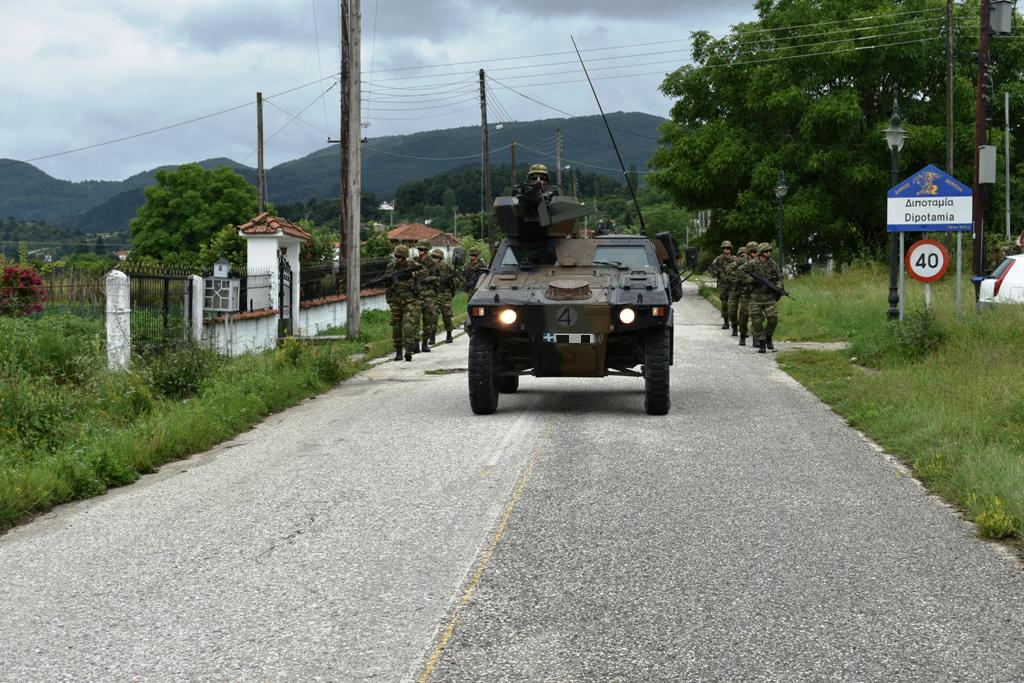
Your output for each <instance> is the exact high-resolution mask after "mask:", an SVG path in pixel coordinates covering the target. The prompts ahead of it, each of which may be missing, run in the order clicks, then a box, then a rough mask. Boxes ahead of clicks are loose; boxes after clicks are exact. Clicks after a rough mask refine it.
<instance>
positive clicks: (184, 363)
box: [143, 344, 222, 399]
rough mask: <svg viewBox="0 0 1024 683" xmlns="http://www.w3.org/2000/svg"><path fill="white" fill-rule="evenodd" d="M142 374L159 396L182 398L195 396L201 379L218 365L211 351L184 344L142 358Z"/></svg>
mask: <svg viewBox="0 0 1024 683" xmlns="http://www.w3.org/2000/svg"><path fill="white" fill-rule="evenodd" d="M144 362H145V365H144V370H143V372H144V374H145V376H146V377H147V378H148V380H149V384H150V386H151V387H152V388H153V390H154V391H155V392H156V393H157V394H159V395H160V396H164V397H166V398H174V399H183V398H189V397H191V396H195V395H196V394H197V393H199V389H200V386H201V385H202V383H203V380H204V379H205V378H206V377H207V376H208V375H209V374H210V373H211V372H213V370H214V369H215V368H216V367H217V366H219V365H220V364H221V363H222V360H221V358H220V356H218V355H217V353H216V352H215V351H211V350H209V349H201V348H199V347H197V346H194V345H191V344H190V345H186V346H184V347H182V348H180V349H174V350H170V351H165V352H164V353H161V354H157V355H153V356H150V357H149V358H147V359H145V361H144Z"/></svg>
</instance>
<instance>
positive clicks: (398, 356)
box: [395, 344, 402, 360]
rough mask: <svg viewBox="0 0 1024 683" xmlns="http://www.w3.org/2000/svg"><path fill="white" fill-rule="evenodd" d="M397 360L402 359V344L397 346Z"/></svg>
mask: <svg viewBox="0 0 1024 683" xmlns="http://www.w3.org/2000/svg"><path fill="white" fill-rule="evenodd" d="M395 360H402V345H401V344H399V345H398V346H396V347H395Z"/></svg>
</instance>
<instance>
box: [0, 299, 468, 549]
mask: <svg viewBox="0 0 1024 683" xmlns="http://www.w3.org/2000/svg"><path fill="white" fill-rule="evenodd" d="M465 299H466V298H465V295H464V294H463V295H460V296H459V297H457V298H456V302H455V305H454V306H455V311H456V313H457V314H458V312H459V311H460V310H465ZM461 317H464V316H460V319H461ZM324 334H325V335H328V334H344V330H328V331H326V332H325V333H324ZM103 339H104V328H103V321H102V320H94V319H87V318H80V317H75V316H65V315H44V316H42V317H28V318H13V317H0V531H4V530H6V529H8V528H10V527H11V526H13V525H14V524H17V523H18V522H21V521H24V520H25V519H27V518H30V517H32V516H34V515H37V514H39V513H42V512H45V511H46V510H49V509H50V508H52V507H53V506H55V505H58V504H60V503H65V502H69V501H73V500H78V499H81V498H88V497H91V496H95V495H98V494H100V493H103V492H104V491H106V490H107V489H108V488H110V487H113V486H120V485H122V484H127V483H130V482H133V481H135V480H136V479H137V478H138V477H139V475H140V474H143V473H147V472H152V471H154V470H155V469H156V468H158V467H159V466H160V465H162V464H164V463H166V462H169V461H172V460H176V459H180V458H184V457H188V456H189V455H192V454H194V453H198V452H202V451H204V450H207V449H209V448H211V447H212V446H215V445H216V444H218V443H221V442H223V441H225V440H227V439H230V438H231V437H233V436H234V435H236V434H239V433H240V432H243V431H245V430H247V429H249V428H251V427H252V426H253V425H255V424H256V423H258V422H259V421H260V420H261V419H263V418H264V417H265V416H267V415H268V414H271V413H273V412H276V411H280V410H283V409H285V408H287V407H289V406H292V405H294V404H296V403H298V402H299V401H301V400H303V399H305V398H307V397H309V396H311V395H314V394H318V393H321V392H323V391H326V390H328V389H330V388H331V387H333V386H335V385H336V384H337V383H339V382H341V381H342V380H344V379H346V378H348V377H351V376H352V375H354V374H356V373H357V372H359V371H361V370H363V369H365V368H366V367H367V363H368V361H369V360H372V359H373V358H376V357H379V356H382V355H387V354H390V353H391V350H392V348H391V325H390V318H389V313H388V312H387V311H367V312H365V313H364V314H363V318H362V326H361V336H360V337H359V339H356V340H352V341H340V342H331V343H322V344H307V343H303V342H299V341H296V340H294V339H290V340H287V341H285V342H284V343H283V344H281V345H280V346H279V347H278V348H277V349H276V350H274V351H272V352H267V353H262V354H249V355H245V356H242V357H239V358H234V359H227V358H223V357H220V356H218V355H216V354H215V353H212V352H210V351H205V350H201V349H197V348H191V347H189V348H184V349H179V350H176V351H168V352H165V353H161V354H159V355H155V356H153V357H151V358H142V359H138V360H137V361H135V362H134V364H133V366H132V369H131V371H128V372H110V371H108V370H106V355H105V351H104V348H103ZM414 362H415V361H414Z"/></svg>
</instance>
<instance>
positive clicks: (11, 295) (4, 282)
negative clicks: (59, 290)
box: [0, 264, 46, 318]
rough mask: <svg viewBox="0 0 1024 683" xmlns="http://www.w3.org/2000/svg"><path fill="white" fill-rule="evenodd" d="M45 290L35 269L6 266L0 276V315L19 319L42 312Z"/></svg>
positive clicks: (15, 265)
mask: <svg viewBox="0 0 1024 683" xmlns="http://www.w3.org/2000/svg"><path fill="white" fill-rule="evenodd" d="M44 301H46V288H45V287H43V281H42V279H41V278H40V277H39V273H37V272H36V269H35V268H32V267H30V266H20V265H17V264H14V265H10V266H6V267H5V268H4V269H3V274H2V275H0V315H8V316H13V317H15V318H21V317H24V316H26V315H31V314H32V313H38V312H40V311H42V310H43V302H44Z"/></svg>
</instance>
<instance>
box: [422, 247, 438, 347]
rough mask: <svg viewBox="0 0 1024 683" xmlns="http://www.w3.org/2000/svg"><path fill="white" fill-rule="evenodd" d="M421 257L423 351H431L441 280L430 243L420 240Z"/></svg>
mask: <svg viewBox="0 0 1024 683" xmlns="http://www.w3.org/2000/svg"><path fill="white" fill-rule="evenodd" d="M416 248H417V249H419V251H420V255H419V257H418V258H417V259H416V261H417V262H418V263H419V264H420V269H421V270H422V271H423V272H422V274H421V275H420V277H419V284H420V315H421V317H422V319H423V327H422V330H421V332H422V336H421V341H422V346H421V347H420V348H421V349H422V350H423V351H430V345H429V343H430V338H431V337H433V336H434V334H436V332H437V290H438V288H439V287H440V281H441V278H440V277H439V276H438V274H437V265H436V264H435V263H434V261H433V259H431V258H430V243H429V242H427V241H425V240H420V241H419V242H417V243H416Z"/></svg>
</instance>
